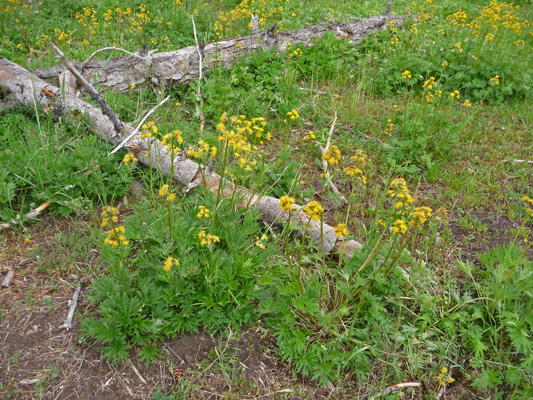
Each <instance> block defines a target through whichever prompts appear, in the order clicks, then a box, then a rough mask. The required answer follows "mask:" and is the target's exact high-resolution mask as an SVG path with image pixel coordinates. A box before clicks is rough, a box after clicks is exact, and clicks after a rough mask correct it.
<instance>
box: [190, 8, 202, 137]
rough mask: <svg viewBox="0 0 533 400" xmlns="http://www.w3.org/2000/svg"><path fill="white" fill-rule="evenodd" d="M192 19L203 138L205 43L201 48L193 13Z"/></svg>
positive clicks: (200, 135)
mask: <svg viewBox="0 0 533 400" xmlns="http://www.w3.org/2000/svg"><path fill="white" fill-rule="evenodd" d="M191 20H192V28H193V31H194V41H195V42H196V48H197V49H198V64H199V66H198V92H197V93H196V95H197V96H198V100H199V101H200V134H199V137H200V139H202V137H203V135H204V124H205V119H204V98H203V97H202V90H201V88H202V77H203V72H202V71H203V67H202V58H203V56H202V51H203V48H204V46H205V45H202V46H201V48H200V44H199V43H198V37H197V36H196V25H195V23H194V15H191Z"/></svg>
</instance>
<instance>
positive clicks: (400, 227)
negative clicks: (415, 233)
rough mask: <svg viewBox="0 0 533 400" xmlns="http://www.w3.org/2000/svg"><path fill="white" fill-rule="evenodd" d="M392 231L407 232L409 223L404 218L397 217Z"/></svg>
mask: <svg viewBox="0 0 533 400" xmlns="http://www.w3.org/2000/svg"><path fill="white" fill-rule="evenodd" d="M392 231H393V232H394V233H402V234H403V233H405V232H407V224H406V223H405V221H404V220H403V219H397V220H396V221H395V222H394V224H393V227H392Z"/></svg>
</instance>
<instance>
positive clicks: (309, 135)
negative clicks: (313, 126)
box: [304, 131, 316, 142]
mask: <svg viewBox="0 0 533 400" xmlns="http://www.w3.org/2000/svg"><path fill="white" fill-rule="evenodd" d="M304 140H306V141H307V140H309V141H311V142H314V141H315V140H316V136H315V134H314V133H313V132H311V131H309V132H308V133H307V135H305V136H304Z"/></svg>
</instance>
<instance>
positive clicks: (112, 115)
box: [50, 43, 124, 132]
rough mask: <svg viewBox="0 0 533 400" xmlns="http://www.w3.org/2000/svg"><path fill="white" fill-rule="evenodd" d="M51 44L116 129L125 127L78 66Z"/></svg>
mask: <svg viewBox="0 0 533 400" xmlns="http://www.w3.org/2000/svg"><path fill="white" fill-rule="evenodd" d="M50 46H51V47H52V49H53V50H54V53H56V55H57V56H58V57H59V58H60V59H61V61H62V62H63V64H65V66H66V67H67V69H68V70H69V71H70V72H71V73H72V75H74V76H75V77H76V79H77V80H78V81H79V82H80V83H81V84H82V85H83V86H85V88H86V89H87V92H88V93H89V95H90V96H91V98H92V99H93V100H94V101H96V104H98V105H99V106H100V108H101V109H102V112H103V113H104V115H106V116H107V117H108V118H109V120H110V121H111V122H112V123H113V126H114V127H115V131H117V132H120V131H122V129H123V128H124V124H123V123H122V122H120V120H119V119H118V117H117V114H115V112H114V111H113V110H112V109H111V107H109V105H108V104H107V102H106V101H105V100H104V98H103V97H102V96H100V93H98V92H97V91H96V89H95V88H94V86H93V85H91V84H90V83H89V82H88V81H87V79H85V78H84V77H83V75H82V74H80V73H79V72H78V70H77V69H76V67H74V65H72V63H71V62H70V61H69V60H68V59H67V57H65V55H64V54H63V52H62V51H61V50H60V49H59V47H57V46H56V45H55V44H54V43H50Z"/></svg>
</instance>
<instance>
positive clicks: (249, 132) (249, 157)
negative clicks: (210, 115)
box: [216, 113, 271, 171]
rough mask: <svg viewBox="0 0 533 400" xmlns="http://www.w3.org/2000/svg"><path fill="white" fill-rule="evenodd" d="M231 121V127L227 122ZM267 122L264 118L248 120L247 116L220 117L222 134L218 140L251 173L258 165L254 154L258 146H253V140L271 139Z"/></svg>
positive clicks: (219, 124) (224, 115) (219, 126)
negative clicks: (230, 150)
mask: <svg viewBox="0 0 533 400" xmlns="http://www.w3.org/2000/svg"><path fill="white" fill-rule="evenodd" d="M228 119H229V123H230V125H229V126H226V122H227V121H228ZM266 126H267V122H266V121H265V118H263V117H256V118H252V119H251V120H247V119H246V116H245V115H239V116H238V117H237V116H234V115H233V116H231V117H229V118H228V115H227V114H226V113H224V114H222V116H221V117H220V122H219V123H218V125H217V127H216V128H217V130H218V131H219V132H220V134H219V136H218V140H219V142H221V143H224V144H225V145H226V146H228V148H231V149H232V150H233V155H234V156H235V157H236V158H237V159H238V160H239V166H240V167H241V168H243V169H244V170H245V171H251V170H252V168H253V167H254V166H255V165H257V160H255V159H254V158H253V154H252V153H253V152H255V151H256V150H257V146H255V145H253V144H252V141H253V140H259V143H260V144H263V140H267V141H269V140H270V139H271V136H270V132H268V131H267V130H266ZM259 156H260V155H259Z"/></svg>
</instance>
